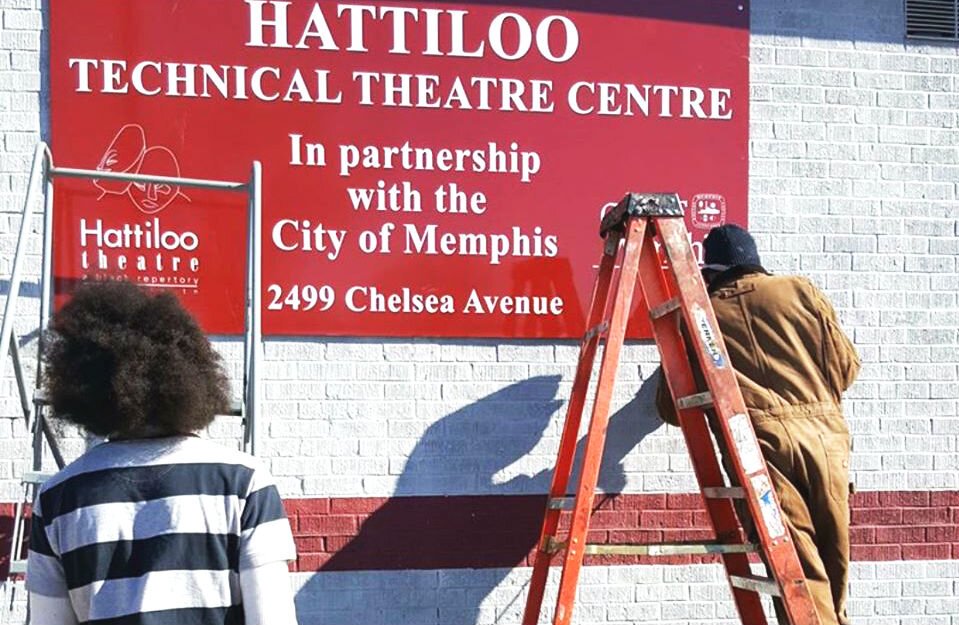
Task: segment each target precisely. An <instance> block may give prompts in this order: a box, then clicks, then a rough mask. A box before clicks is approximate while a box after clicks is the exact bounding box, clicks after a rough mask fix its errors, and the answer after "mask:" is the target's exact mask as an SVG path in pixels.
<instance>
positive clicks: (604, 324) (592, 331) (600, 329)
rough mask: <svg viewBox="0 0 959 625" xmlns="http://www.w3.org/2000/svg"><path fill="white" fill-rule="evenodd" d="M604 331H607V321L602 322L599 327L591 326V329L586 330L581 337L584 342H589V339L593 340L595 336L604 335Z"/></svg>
mask: <svg viewBox="0 0 959 625" xmlns="http://www.w3.org/2000/svg"><path fill="white" fill-rule="evenodd" d="M606 330H609V322H608V321H604V322H602V323H600V324H599V325H595V326H593V327H592V328H590V329H589V330H587V331H586V335H585V336H583V340H584V341H588V340H590V339H591V338H593V337H594V336H596V335H598V334H604V333H605V332H606Z"/></svg>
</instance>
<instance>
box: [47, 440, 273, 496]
mask: <svg viewBox="0 0 959 625" xmlns="http://www.w3.org/2000/svg"><path fill="white" fill-rule="evenodd" d="M161 441H165V442H166V447H165V448H164V447H163V443H162V442H161ZM170 464H230V465H238V466H242V467H246V468H249V469H252V470H253V471H254V475H255V476H256V477H257V479H256V483H257V485H258V487H263V486H268V485H270V484H272V483H273V479H272V477H271V476H270V474H269V471H268V469H267V465H266V463H264V462H262V461H261V460H260V459H259V458H256V457H255V456H251V455H250V454H248V453H245V452H242V451H239V450H236V449H230V448H229V447H224V446H223V445H220V444H218V443H214V442H212V441H210V440H207V439H204V438H199V437H194V436H184V437H182V438H180V440H178V441H176V442H175V443H174V444H172V445H171V444H170V439H144V440H134V441H120V442H104V443H100V444H99V445H97V446H96V447H93V448H92V449H90V450H89V451H87V452H86V453H84V454H83V455H82V456H80V457H79V458H77V459H76V460H74V461H73V462H71V463H70V464H68V465H67V466H65V467H64V468H63V469H61V470H60V471H59V472H57V473H56V474H54V475H53V477H51V478H50V479H48V480H47V481H46V482H44V483H43V486H42V487H41V489H40V492H41V493H43V492H45V491H47V490H49V489H51V488H53V487H55V486H57V485H58V484H62V483H63V482H65V481H67V480H69V479H70V478H73V477H76V476H78V475H82V474H84V473H92V472H95V471H103V470H106V469H114V468H120V467H125V466H126V467H145V466H151V465H170ZM251 489H254V490H255V488H252V485H251Z"/></svg>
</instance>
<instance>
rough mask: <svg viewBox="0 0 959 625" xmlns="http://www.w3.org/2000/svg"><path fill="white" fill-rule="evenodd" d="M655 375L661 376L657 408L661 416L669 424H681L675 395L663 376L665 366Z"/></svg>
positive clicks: (657, 392)
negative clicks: (670, 390) (674, 398)
mask: <svg viewBox="0 0 959 625" xmlns="http://www.w3.org/2000/svg"><path fill="white" fill-rule="evenodd" d="M653 376H654V377H657V376H658V378H659V379H658V381H657V383H656V410H657V412H658V413H659V418H660V419H662V420H663V421H665V422H666V423H668V424H669V425H675V426H679V415H678V414H677V413H676V406H675V405H674V404H673V397H672V395H671V394H670V393H669V386H668V385H667V384H666V378H665V377H664V376H663V368H662V367H660V368H658V369H656V372H655V373H654V374H653Z"/></svg>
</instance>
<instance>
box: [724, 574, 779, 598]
mask: <svg viewBox="0 0 959 625" xmlns="http://www.w3.org/2000/svg"><path fill="white" fill-rule="evenodd" d="M729 583H730V584H732V585H733V587H734V588H739V589H740V590H748V591H750V592H758V593H762V594H764V595H772V596H774V597H779V596H781V595H782V593H781V592H780V591H779V585H778V584H777V583H776V582H775V581H773V580H771V579H769V578H766V577H759V576H757V575H730V576H729Z"/></svg>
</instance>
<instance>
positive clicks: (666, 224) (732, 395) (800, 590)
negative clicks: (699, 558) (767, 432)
mask: <svg viewBox="0 0 959 625" xmlns="http://www.w3.org/2000/svg"><path fill="white" fill-rule="evenodd" d="M600 234H601V235H602V236H603V238H604V239H605V246H604V250H603V256H602V260H601V262H600V265H599V274H598V276H597V279H596V285H595V287H594V291H593V299H592V304H591V306H590V312H589V318H588V319H589V320H588V323H587V328H588V330H587V331H586V335H585V336H584V337H583V343H582V346H581V348H580V354H579V365H578V367H577V369H576V377H575V379H574V382H573V391H572V395H571V396H570V400H569V406H568V409H567V413H566V424H565V426H564V428H563V436H562V439H561V442H560V448H559V456H558V459H557V461H556V468H555V471H554V473H553V481H552V485H551V486H550V491H549V499H548V502H547V506H546V514H545V518H544V520H543V527H542V531H541V533H540V539H539V542H538V543H537V550H536V555H535V561H534V564H533V577H532V581H531V584H530V591H529V596H528V597H527V601H526V610H525V612H524V615H523V625H535V624H536V623H537V622H538V620H539V617H540V612H541V609H542V605H543V596H544V593H545V590H546V579H547V575H548V573H549V567H550V563H551V562H552V560H553V559H554V558H555V557H557V556H560V557H562V575H561V577H560V582H559V591H558V596H557V600H556V609H555V612H554V613H553V619H552V621H551V622H552V623H553V624H554V625H568V624H569V623H570V622H571V619H572V613H573V601H574V599H575V595H576V585H577V581H578V580H579V574H580V569H581V568H582V565H583V556H585V555H586V554H598V555H600V554H601V555H606V554H619V555H621V554H628V555H649V556H674V555H686V554H719V555H720V557H721V559H722V562H723V565H724V566H725V569H726V574H727V577H728V579H729V585H730V588H731V590H732V594H733V600H734V601H735V603H736V607H737V609H738V611H739V616H740V619H741V620H742V622H743V623H744V624H746V625H766V622H767V621H766V617H765V614H764V612H763V608H762V604H761V601H760V594H768V595H772V596H773V597H775V598H776V600H777V601H779V602H781V606H782V609H783V611H784V613H785V614H786V615H787V616H788V625H819V624H820V620H819V617H818V615H817V614H816V610H815V607H814V605H813V601H812V598H811V596H810V594H809V590H808V588H807V585H806V580H805V577H804V576H803V572H802V567H801V565H800V563H799V558H798V556H797V555H796V549H795V546H794V545H793V543H792V540H791V539H790V536H789V533H788V531H787V530H786V527H785V526H784V524H783V520H782V510H781V509H780V507H779V500H778V498H777V497H776V493H775V491H774V490H773V489H772V485H771V481H770V479H769V473H768V472H767V470H766V463H765V461H764V460H763V457H762V454H761V453H760V450H759V443H758V442H757V440H756V435H755V432H754V431H753V427H752V422H751V421H750V420H749V416H748V414H747V411H746V406H745V404H744V402H743V397H742V393H741V392H740V390H739V385H738V384H737V382H736V375H735V372H734V371H733V369H732V367H731V366H730V364H729V355H728V354H727V353H726V348H725V345H724V344H723V339H722V336H721V335H720V333H719V325H718V324H717V322H716V318H715V316H714V314H713V309H712V306H711V305H710V302H709V296H708V294H707V292H706V287H705V285H704V284H703V279H702V276H701V275H700V270H699V266H698V264H697V262H696V260H695V258H694V257H693V252H692V248H691V246H690V243H689V239H688V232H687V230H686V227H685V224H684V221H683V210H682V207H681V205H680V202H679V196H678V195H676V194H638V193H631V194H629V195H627V196H626V197H625V198H624V199H623V200H622V201H621V202H620V203H619V204H617V206H616V207H615V208H614V209H613V210H612V211H610V213H609V214H608V215H607V216H606V218H605V219H603V222H602V226H601V228H600ZM657 241H658V243H659V245H660V246H661V248H662V251H663V252H664V254H665V258H666V261H667V262H666V263H665V265H666V267H664V263H663V262H662V260H661V257H660V255H659V254H658V253H657ZM621 243H625V245H621ZM621 248H622V249H623V251H622V253H621ZM617 261H618V262H617ZM617 264H618V265H619V267H617ZM614 274H615V275H616V276H618V277H617V278H615V279H614ZM637 282H638V283H639V285H640V286H641V288H642V294H643V297H644V300H645V302H646V307H647V309H648V312H649V317H650V321H651V324H652V329H653V335H654V336H655V338H656V345H657V346H658V347H659V352H660V356H661V358H662V367H663V376H664V377H665V380H666V381H667V382H668V384H669V389H670V392H671V393H672V397H673V400H674V403H675V406H676V410H677V413H678V415H679V422H680V428H681V429H682V431H683V435H684V437H685V439H686V445H687V447H688V449H689V454H690V457H691V459H692V464H693V468H694V470H695V473H696V478H697V480H698V482H699V485H700V490H701V493H702V496H703V500H704V501H705V505H706V510H707V512H708V516H709V518H710V521H711V523H712V526H713V529H714V530H715V534H716V540H715V542H712V543H675V544H664V545H589V544H587V543H586V536H587V532H588V531H589V522H590V517H591V515H592V511H593V496H594V492H595V490H596V481H597V478H598V476H599V467H600V462H601V460H602V455H603V447H604V444H605V439H606V426H607V423H608V420H609V407H610V397H611V396H612V392H613V382H614V380H615V378H616V367H617V364H618V361H619V354H620V350H621V348H622V345H623V339H624V336H625V333H626V324H627V321H628V318H629V314H630V309H631V305H632V301H633V294H634V291H635V288H636V284H637ZM611 293H612V294H613V295H612V298H610V294H611ZM680 320H681V321H682V324H681V323H680ZM682 327H685V328H691V329H692V330H690V331H686V332H684V331H683V330H682V329H681V328H682ZM604 339H605V346H604V348H603V356H602V364H601V366H600V370H599V381H598V384H597V388H596V394H595V398H594V402H593V409H592V417H591V420H590V423H589V430H588V433H587V435H586V449H585V453H584V455H583V466H582V470H581V471H580V478H579V484H578V485H577V486H576V492H575V493H573V494H572V495H569V494H567V489H568V487H569V481H570V476H571V474H572V470H573V460H574V457H575V454H576V439H577V436H578V432H579V427H580V422H581V418H582V414H583V407H584V405H585V401H586V394H587V390H588V386H589V382H590V377H591V375H592V370H593V366H594V360H595V356H596V351H597V349H598V347H599V344H600V341H602V340H604ZM687 345H688V349H687ZM697 380H699V381H700V382H699V384H697ZM707 411H709V413H710V414H709V415H707ZM709 416H712V418H713V423H714V427H715V428H716V435H717V438H721V443H720V444H721V445H722V446H723V447H724V448H725V449H727V450H729V451H728V458H727V466H729V467H732V469H733V475H731V476H730V478H731V480H732V482H733V484H732V485H728V484H727V483H726V482H725V480H724V478H723V473H722V471H721V470H720V462H719V460H718V458H717V452H716V449H715V448H714V446H713V442H712V438H711V437H710V428H709V423H708V417H709ZM735 500H741V501H742V503H743V504H744V505H742V506H741V508H742V510H743V511H744V512H745V513H747V514H748V515H749V517H750V518H751V519H753V521H754V522H753V526H754V527H755V534H756V538H755V540H756V541H757V542H756V543H755V544H754V543H749V542H744V541H743V538H742V532H741V530H740V524H739V522H738V517H737V516H736V508H735V506H734V503H733V502H734V501H735ZM565 510H571V511H572V521H571V524H570V528H569V531H568V532H567V533H566V535H565V537H560V536H558V531H559V527H560V518H561V516H562V514H563V512H564V511H565ZM750 553H758V554H760V556H761V557H762V559H763V560H764V561H765V562H766V568H767V569H768V571H769V577H768V578H766V577H760V576H756V575H753V574H752V571H751V570H750V564H749V554H750ZM561 554H562V555H561ZM781 625H787V624H786V623H783V624H781Z"/></svg>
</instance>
